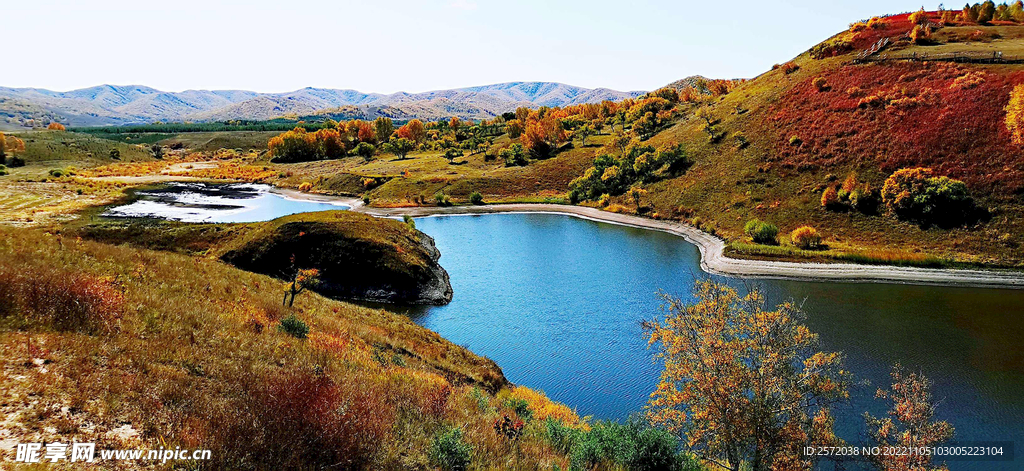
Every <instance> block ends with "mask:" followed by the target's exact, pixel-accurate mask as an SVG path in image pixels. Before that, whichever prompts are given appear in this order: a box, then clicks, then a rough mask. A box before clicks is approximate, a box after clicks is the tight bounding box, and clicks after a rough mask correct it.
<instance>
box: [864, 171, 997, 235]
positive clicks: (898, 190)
mask: <svg viewBox="0 0 1024 471" xmlns="http://www.w3.org/2000/svg"><path fill="white" fill-rule="evenodd" d="M882 202H883V203H885V207H886V209H887V210H889V211H890V212H891V213H893V214H895V215H896V216H897V217H900V218H902V219H908V220H913V221H918V222H921V223H925V224H933V223H934V224H939V225H942V226H955V225H960V224H963V223H965V222H967V221H969V220H970V219H973V218H974V217H975V216H976V214H975V213H976V212H977V208H976V207H975V205H974V199H973V198H971V196H970V194H969V193H968V191H967V185H965V184H964V182H962V181H960V180H954V179H952V178H949V177H946V176H938V177H937V176H934V172H933V171H932V169H930V168H920V167H918V168H905V169H901V170H897V171H896V172H895V173H893V174H892V175H890V176H889V178H887V179H886V180H885V185H884V186H883V187H882Z"/></svg>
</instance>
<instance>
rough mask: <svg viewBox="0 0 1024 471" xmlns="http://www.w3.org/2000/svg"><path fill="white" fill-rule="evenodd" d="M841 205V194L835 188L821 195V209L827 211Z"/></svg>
mask: <svg viewBox="0 0 1024 471" xmlns="http://www.w3.org/2000/svg"><path fill="white" fill-rule="evenodd" d="M838 205H839V192H837V191H836V188H835V187H834V186H830V187H828V188H826V189H825V191H824V192H823V193H822V194H821V207H823V208H825V209H831V208H835V207H836V206H838Z"/></svg>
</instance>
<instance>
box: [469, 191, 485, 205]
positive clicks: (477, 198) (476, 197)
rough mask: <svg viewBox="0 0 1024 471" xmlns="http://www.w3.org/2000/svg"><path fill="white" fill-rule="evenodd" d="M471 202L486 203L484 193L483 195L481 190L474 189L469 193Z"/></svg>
mask: <svg viewBox="0 0 1024 471" xmlns="http://www.w3.org/2000/svg"><path fill="white" fill-rule="evenodd" d="M469 202H470V203H472V204H484V195H481V194H480V192H479V191H474V192H473V193H470V195H469Z"/></svg>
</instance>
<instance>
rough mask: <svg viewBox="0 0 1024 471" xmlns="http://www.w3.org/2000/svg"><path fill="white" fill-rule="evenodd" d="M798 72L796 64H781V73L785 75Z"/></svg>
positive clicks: (798, 68)
mask: <svg viewBox="0 0 1024 471" xmlns="http://www.w3.org/2000/svg"><path fill="white" fill-rule="evenodd" d="M798 70H800V66H799V65H797V64H796V62H793V61H789V62H786V63H785V64H782V71H783V72H784V73H785V74H786V75H789V74H791V73H793V72H796V71H798Z"/></svg>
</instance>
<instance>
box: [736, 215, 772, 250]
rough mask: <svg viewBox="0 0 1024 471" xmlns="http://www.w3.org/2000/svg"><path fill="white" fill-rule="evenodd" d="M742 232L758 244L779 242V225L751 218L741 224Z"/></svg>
mask: <svg viewBox="0 0 1024 471" xmlns="http://www.w3.org/2000/svg"><path fill="white" fill-rule="evenodd" d="M743 232H745V233H746V234H747V235H748V236H750V238H751V240H753V241H754V242H755V243H758V244H766V245H775V244H778V243H779V241H778V236H779V227H778V226H776V225H775V224H770V223H767V222H763V221H761V220H758V219H751V220H750V221H747V224H746V225H744V226H743Z"/></svg>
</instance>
